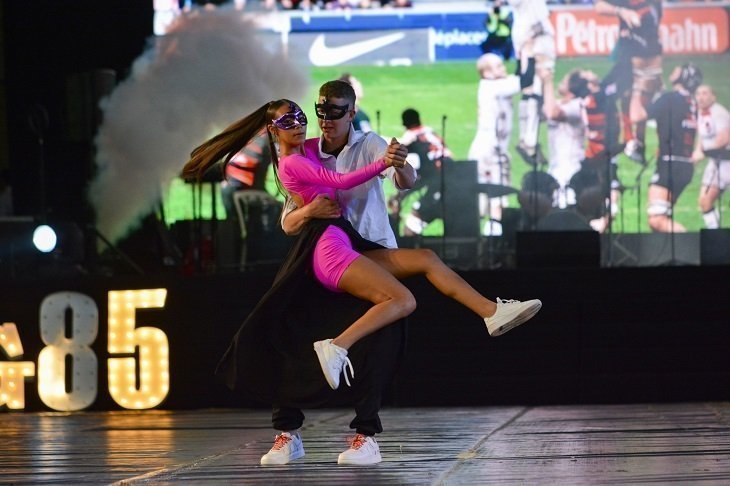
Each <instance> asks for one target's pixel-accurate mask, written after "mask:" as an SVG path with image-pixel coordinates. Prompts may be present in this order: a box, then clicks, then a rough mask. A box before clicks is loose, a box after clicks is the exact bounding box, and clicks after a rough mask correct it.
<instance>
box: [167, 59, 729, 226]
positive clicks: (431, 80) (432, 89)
mask: <svg viewBox="0 0 730 486" xmlns="http://www.w3.org/2000/svg"><path fill="white" fill-rule="evenodd" d="M688 60H692V61H693V62H695V63H696V64H697V65H698V66H699V67H700V69H701V70H702V72H703V74H704V79H705V82H706V83H707V84H710V85H711V86H712V87H713V88H714V89H715V91H716V93H717V97H718V101H719V102H720V103H721V104H723V105H725V106H726V107H730V83H728V82H727V76H729V75H730V68H729V67H728V66H730V62H729V61H730V54H724V55H716V56H714V55H713V56H692V57H691V58H690V57H685V56H672V57H667V58H665V60H664V73H665V85H666V76H667V75H668V73H669V72H670V71H671V69H672V68H673V67H674V66H675V65H678V64H681V63H683V62H686V61H688ZM513 67H514V66H513V65H511V63H510V65H509V68H510V70H513ZM575 68H581V69H591V70H593V71H595V72H596V73H597V74H598V75H599V76H603V75H604V74H606V73H607V72H608V71H609V69H610V68H611V60H610V59H608V58H606V57H601V58H569V59H563V58H561V59H558V61H557V66H556V80H559V79H560V78H562V76H563V75H564V74H565V73H567V72H569V71H570V70H572V69H575ZM343 70H344V69H343V68H342V67H339V68H312V69H311V70H310V78H311V84H310V90H309V93H308V95H307V97H306V99H303V100H300V101H301V104H302V106H303V107H304V108H305V111H307V115H310V119H314V117H313V116H312V115H313V113H311V111H312V110H311V108H310V107H311V106H312V105H313V103H314V100H315V99H316V95H317V89H318V87H319V86H320V85H321V84H322V83H323V82H325V81H327V80H330V79H335V78H338V77H339V76H340V74H342V72H343ZM346 70H347V71H348V72H350V73H352V74H353V75H354V76H355V77H357V78H358V79H359V80H360V82H361V83H362V85H363V88H364V96H363V99H362V103H361V108H362V109H363V110H364V111H365V112H366V113H367V114H368V115H369V116H370V118H371V123H372V125H373V127H374V128H375V129H377V130H378V131H379V132H380V134H381V135H383V136H384V137H386V138H390V137H392V136H395V137H398V136H400V135H401V134H402V133H403V130H404V129H403V126H402V125H401V120H400V114H401V112H402V111H403V110H404V109H405V108H409V107H411V108H415V109H417V110H418V111H419V112H420V114H421V121H422V122H423V123H424V124H426V125H430V126H432V127H433V128H434V129H435V130H436V131H437V132H439V133H440V132H441V131H442V126H441V124H442V121H441V120H442V117H443V116H446V117H447V118H446V119H447V124H446V127H445V128H446V130H445V134H444V135H445V139H446V143H447V145H448V146H449V148H450V149H451V151H452V152H453V153H454V158H455V159H456V160H463V159H466V155H467V152H468V150H469V145H470V144H471V141H472V138H473V137H474V133H475V130H476V119H477V107H476V95H477V85H478V81H479V78H478V74H477V71H476V69H475V65H474V63H473V62H452V63H438V64H427V65H413V66H395V67H390V66H383V67H378V66H348V67H347V68H346ZM517 99H518V96H515V100H514V101H515V103H517ZM378 111H379V112H380V120H379V123H377V121H376V117H375V113H376V112H378ZM378 125H379V126H378ZM317 135H319V132H318V130H317V127H316V124H310V128H309V136H317ZM512 135H513V140H512V143H510V150H511V151H512V154H511V155H512V181H513V185H518V184H519V181H521V179H522V176H523V174H524V173H525V172H526V171H528V170H531V167H530V166H528V165H527V164H526V163H525V162H524V161H522V159H521V158H520V156H519V155H517V153H516V152H514V146H515V143H516V138H517V129H516V120H515V129H514V130H513V132H512ZM544 137H545V128H544V126H543V128H542V132H541V138H542V144H543V146H544V147H546V146H547V144H546V143H545V140H544ZM655 151H656V137H655V131H654V128H653V127H652V126H649V128H648V129H647V151H646V153H647V156H648V158H649V161H650V163H649V166H648V167H647V169H646V170H644V172H643V173H642V174H641V177H640V178H639V177H638V176H639V169H640V167H639V165H638V164H636V163H635V162H632V161H631V160H629V159H628V158H626V157H624V156H623V155H621V156H620V157H619V161H618V168H619V174H618V175H619V179H620V180H621V182H622V184H623V185H624V186H627V187H635V188H630V189H627V190H625V191H624V193H623V196H622V199H621V201H620V204H619V208H620V213H619V216H617V218H616V221H615V222H614V226H613V229H614V231H616V232H627V233H635V232H647V231H648V226H647V222H646V193H647V189H648V186H649V179H650V177H651V175H652V174H653V173H654V168H655V162H654V157H653V154H654V153H655ZM704 166H705V162H703V163H701V164H698V166H697V167H696V168H695V175H694V178H693V179H692V183H691V184H690V186H689V187H688V188H687V189H685V191H684V192H683V193H682V195H681V197H680V198H679V200H678V202H677V205H676V206H675V219H676V221H678V222H679V223H681V224H683V225H684V226H685V227H686V228H687V229H688V230H689V231H698V230H700V229H701V228H702V227H703V220H702V217H701V214H700V210H699V207H698V204H697V197H698V193H699V190H700V179H701V177H702V171H703V170H704ZM270 182H271V181H270ZM184 186H185V185H184V184H180V183H179V182H178V181H176V182H174V183H173V184H172V186H171V190H170V191H169V193H168V196H167V198H166V201H165V203H166V204H165V207H166V218H167V220H168V222H171V221H172V220H175V219H185V218H186V217H187V216H186V215H187V214H189V210H188V209H186V208H188V207H189V206H190V203H189V201H190V195H189V193H188V191H189V189H186V188H185V187H184ZM269 188H270V191H271V192H272V193H274V192H276V189H275V186H274V185H273V183H272V184H269ZM637 188H638V189H637ZM386 191H388V192H393V191H394V189H393V188H392V187H386ZM417 197H418V194H412V195H410V196H408V198H407V200H406V204H405V205H404V209H403V211H405V210H407V208H408V204H407V203H409V202H410V203H412V202H413V201H414V200H416V198H417ZM510 197H511V198H512V199H511V201H510V205H511V206H512V207H517V206H518V203H517V200H516V198H515V197H514V196H510ZM204 198H205V196H204ZM729 199H730V198H726V200H725V201H723V207H722V213H723V225H724V226H727V224H728V223H729V222H730V215H728V213H730V210H728V200H729ZM202 207H203V208H206V207H209V205H208V204H206V202H205V200H204V201H203V203H202ZM219 210H220V211H219V215H222V214H224V212H223V209H222V207H219ZM203 216H204V217H205V214H204V215H203ZM440 232H441V224H440V221H435V222H433V223H432V224H431V225H430V226H429V228H427V232H426V234H430V235H438V234H440Z"/></svg>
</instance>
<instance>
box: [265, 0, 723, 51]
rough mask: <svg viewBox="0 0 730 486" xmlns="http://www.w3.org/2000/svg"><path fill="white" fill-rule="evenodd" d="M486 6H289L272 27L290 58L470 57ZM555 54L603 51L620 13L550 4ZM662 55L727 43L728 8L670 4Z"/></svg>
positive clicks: (477, 48)
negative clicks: (341, 9) (340, 9)
mask: <svg viewBox="0 0 730 486" xmlns="http://www.w3.org/2000/svg"><path fill="white" fill-rule="evenodd" d="M486 15H487V11H486V8H479V9H476V8H474V9H471V10H456V11H448V12H443V13H436V12H431V11H428V12H419V11H418V10H411V11H399V12H397V13H393V12H390V11H388V12H384V11H353V12H346V13H334V12H319V13H317V12H309V13H292V14H291V17H287V18H286V19H285V20H286V21H285V22H282V19H281V16H279V22H278V24H279V27H278V28H276V29H275V31H277V32H278V33H279V34H280V35H281V36H282V41H283V42H284V44H285V45H286V46H287V49H288V50H289V53H290V55H292V56H293V57H292V58H294V59H298V60H299V61H301V62H303V63H305V64H309V65H314V66H334V65H346V64H398V63H408V62H412V63H424V62H426V63H428V62H437V61H454V60H473V59H476V58H477V57H479V56H480V55H481V54H482V52H481V49H480V44H481V43H482V42H484V40H485V39H486V38H487V33H486V30H485V27H484V21H485V18H486ZM551 21H552V23H553V25H554V27H555V32H556V35H555V44H556V48H557V53H558V56H566V57H575V56H605V55H608V54H610V53H611V50H612V49H613V47H614V45H615V43H616V38H617V36H618V20H617V19H616V18H614V17H606V16H600V15H597V14H596V13H595V11H594V10H593V8H592V7H590V6H577V7H562V6H561V7H553V8H552V11H551ZM660 29H661V32H660V35H661V42H662V44H663V46H664V53H665V54H669V55H671V54H717V53H722V52H725V51H726V50H727V49H728V47H730V43H729V39H728V10H727V9H726V8H724V7H720V6H717V7H715V6H708V7H704V6H697V7H694V6H692V7H686V6H667V7H665V9H664V16H663V19H662V24H661V28H660Z"/></svg>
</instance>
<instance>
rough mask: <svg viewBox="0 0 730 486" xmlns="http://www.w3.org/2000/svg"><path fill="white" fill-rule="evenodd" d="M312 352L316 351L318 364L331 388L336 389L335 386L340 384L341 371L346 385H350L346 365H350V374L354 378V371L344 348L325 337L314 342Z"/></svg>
mask: <svg viewBox="0 0 730 486" xmlns="http://www.w3.org/2000/svg"><path fill="white" fill-rule="evenodd" d="M314 352H315V353H317V358H319V365H320V366H321V367H322V372H323V373H324V377H325V378H326V379H327V383H329V385H330V387H331V388H332V389H333V390H337V387H339V386H340V373H342V372H344V374H345V382H346V383H347V386H350V380H349V378H347V369H346V367H347V366H349V367H350V374H351V375H352V377H353V378H355V371H354V370H353V369H352V363H350V358H348V357H347V350H346V349H343V348H341V347H339V346H337V345H336V344H332V340H331V339H325V340H324V341H317V342H316V343H314Z"/></svg>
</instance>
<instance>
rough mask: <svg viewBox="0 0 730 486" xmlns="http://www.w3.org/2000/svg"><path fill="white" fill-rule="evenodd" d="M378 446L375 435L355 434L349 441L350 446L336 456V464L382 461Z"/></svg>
mask: <svg viewBox="0 0 730 486" xmlns="http://www.w3.org/2000/svg"><path fill="white" fill-rule="evenodd" d="M382 460H383V458H382V457H380V447H378V442H377V441H376V440H375V437H369V436H367V435H362V434H357V435H356V436H355V437H354V438H353V439H352V442H351V443H350V448H349V449H347V450H346V451H345V452H342V453H341V454H340V455H339V457H338V458H337V464H351V465H355V466H367V465H370V464H377V463H379V462H380V461H382Z"/></svg>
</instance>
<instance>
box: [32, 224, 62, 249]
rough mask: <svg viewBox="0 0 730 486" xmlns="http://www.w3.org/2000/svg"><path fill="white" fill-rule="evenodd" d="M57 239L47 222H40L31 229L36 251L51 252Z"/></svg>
mask: <svg viewBox="0 0 730 486" xmlns="http://www.w3.org/2000/svg"><path fill="white" fill-rule="evenodd" d="M57 241H58V237H57V236H56V232H55V231H53V228H51V227H50V226H48V225H47V224H42V225H40V226H38V227H37V228H36V229H35V231H33V244H34V245H35V247H36V249H38V251H41V252H43V253H50V252H52V251H53V250H54V249H55V248H56V242H57Z"/></svg>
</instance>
